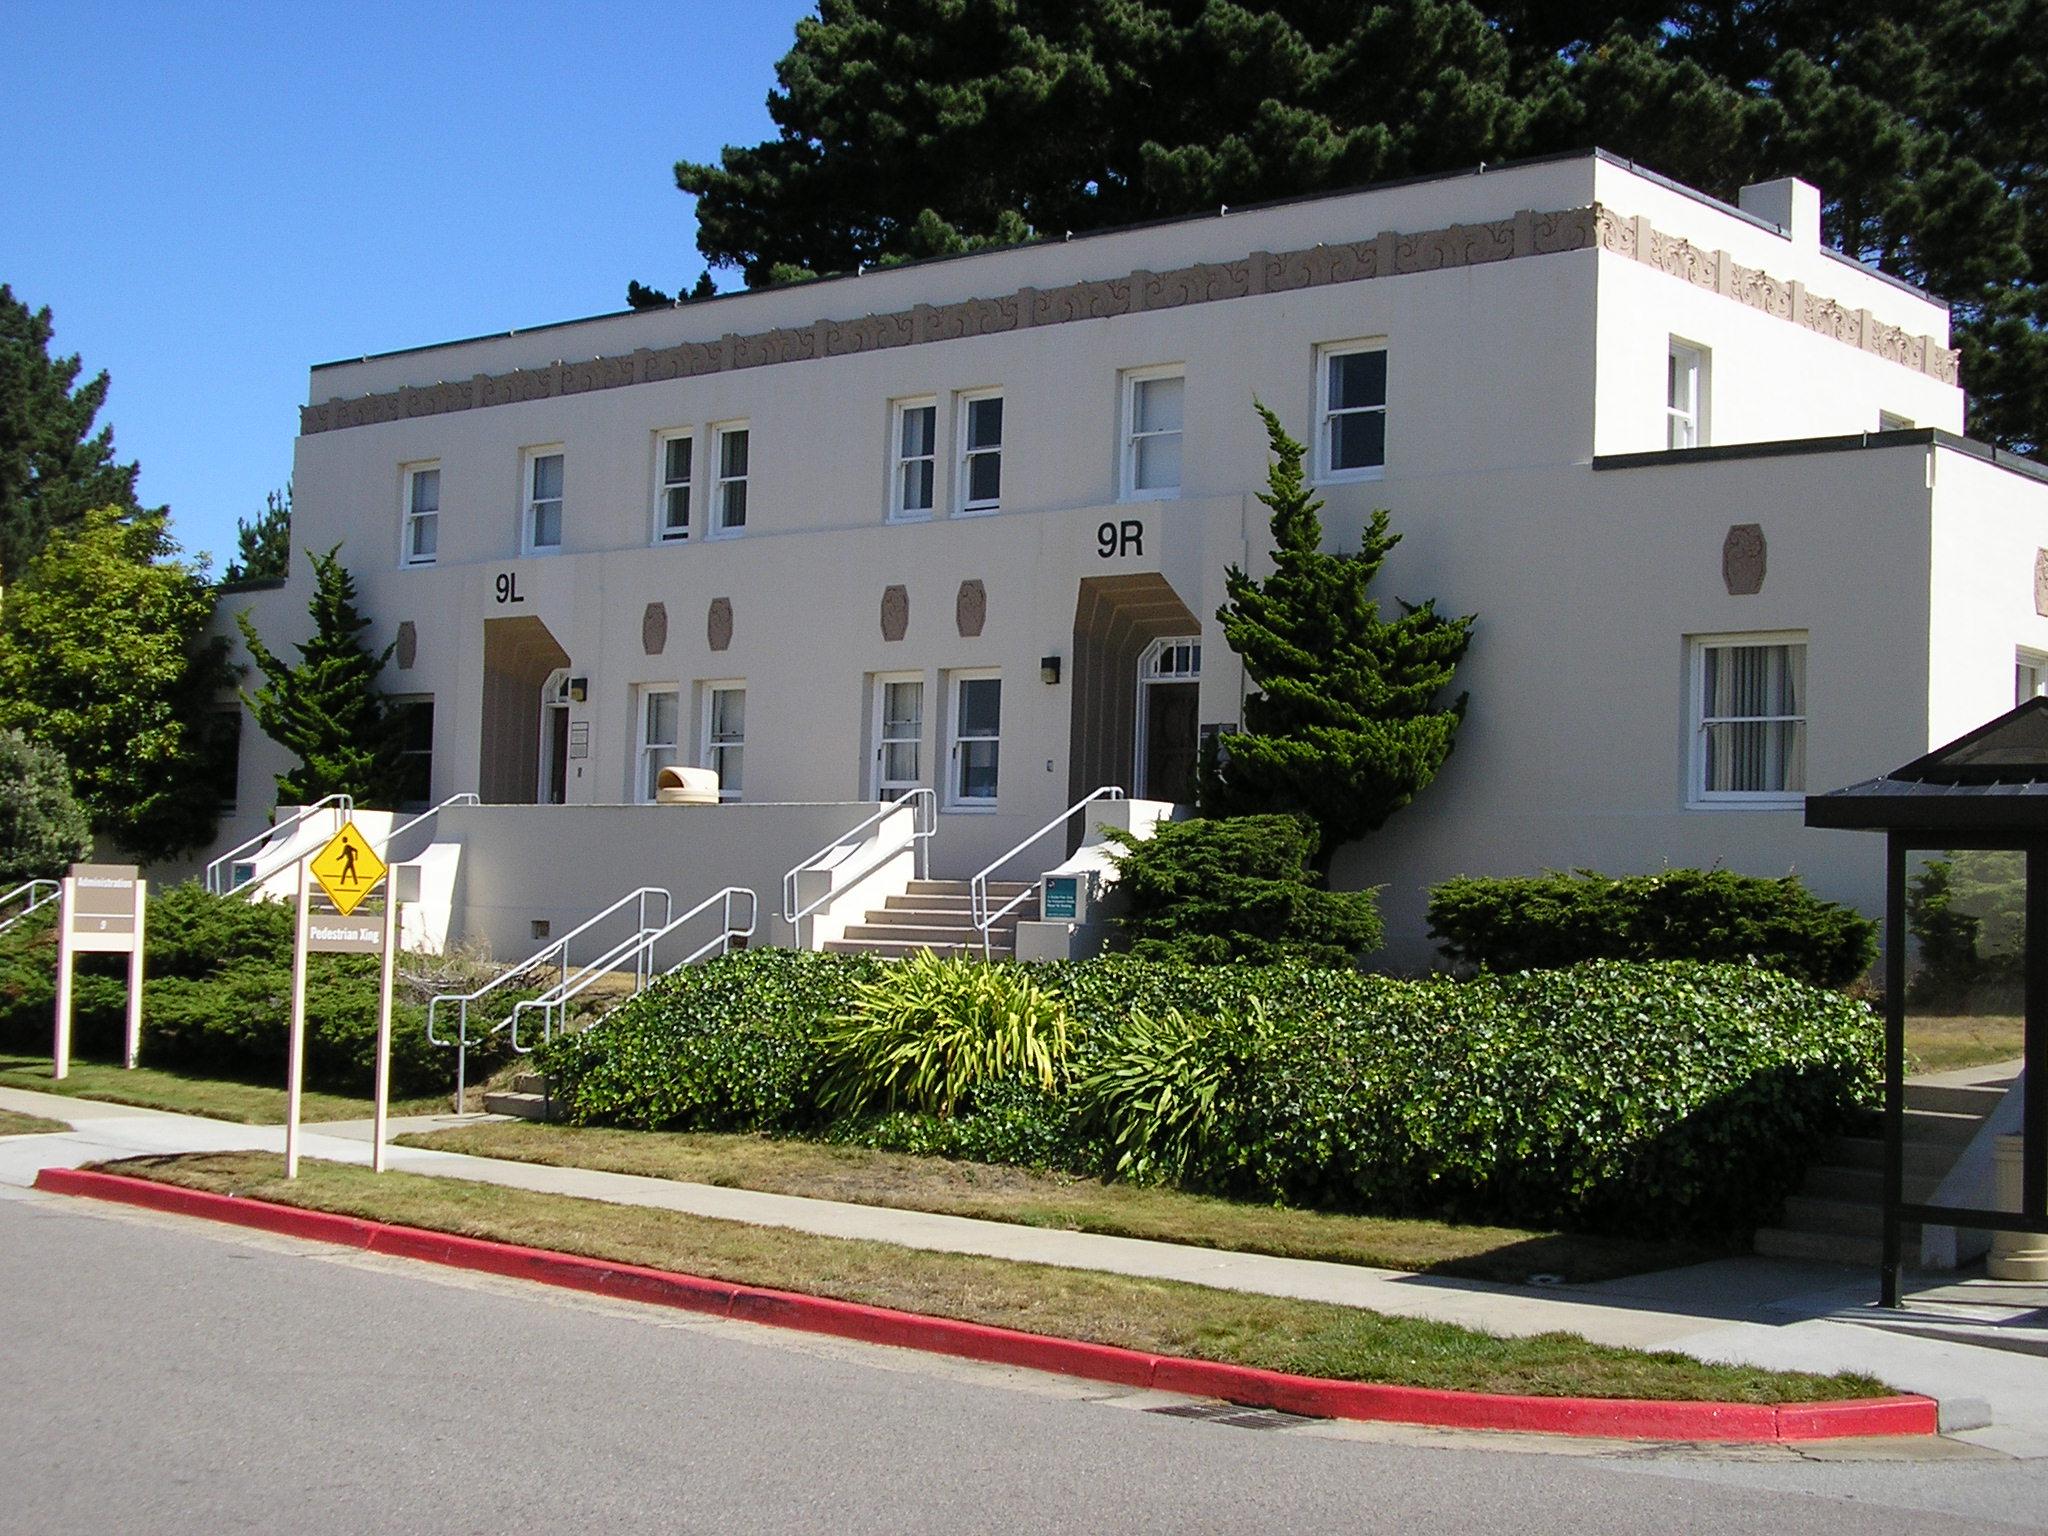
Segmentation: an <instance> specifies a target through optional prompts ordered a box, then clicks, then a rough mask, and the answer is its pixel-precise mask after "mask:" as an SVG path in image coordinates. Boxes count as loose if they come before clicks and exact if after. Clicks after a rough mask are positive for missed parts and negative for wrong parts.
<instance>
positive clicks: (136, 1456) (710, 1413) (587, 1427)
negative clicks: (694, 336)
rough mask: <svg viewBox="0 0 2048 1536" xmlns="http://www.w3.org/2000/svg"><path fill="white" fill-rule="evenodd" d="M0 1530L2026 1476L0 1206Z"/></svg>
mask: <svg viewBox="0 0 2048 1536" xmlns="http://www.w3.org/2000/svg"><path fill="white" fill-rule="evenodd" d="M0 1340H4V1343H0V1388H4V1390H0V1531H4V1532H7V1533H10V1536H11V1533H15V1532H22V1533H35V1536H45V1533H51V1536H55V1533H62V1532H72V1531H77V1532H92V1533H94V1536H105V1533H108V1532H150V1533H176V1532H187V1531H190V1532H204V1533H207V1536H214V1533H224V1532H237V1531H263V1532H276V1531H292V1532H305V1533H319V1532H329V1531H336V1532H344V1531H345V1532H370V1531H376V1532H391V1533H402V1532H489V1533H494V1536H495V1533H502V1532H505V1531H525V1530H542V1529H554V1530H559V1531H562V1532H564V1533H568V1536H576V1533H582V1532H605V1531H629V1530H630V1531H635V1532H657V1531H688V1532H707V1533H708V1532H720V1533H723V1532H734V1533H739V1532H887V1533H898V1532H913V1531H943V1532H972V1531H1017V1530H1033V1531H1042V1530H1053V1531H1059V1530H1078V1531H1090V1532H1097V1531H1101V1532H1110V1531H1157V1532H1172V1533H1176V1536H1179V1533H1189V1532H1207V1531H1284V1532H1288V1533H1294V1532H1318V1531H1344V1532H1368V1531H1389V1532H1395V1531H1398V1532H1401V1533H1403V1536H1421V1533H1427V1532H1437V1531H1442V1532H1457V1533H1460V1536H1487V1533H1493V1532H1501V1533H1509V1532H1512V1533H1515V1536H1526V1533H1531V1532H1549V1531H1557V1532H1570V1533H1572V1536H1588V1533H1594V1532H1605V1531H1631V1532H1633V1531H1654V1532H1658V1533H1672V1532H1685V1531H1713V1532H1743V1531H1758V1532H1770V1533H1773V1536H1780V1533H1803V1532H1834V1531H1843V1532H1851V1531H1853V1532H1859V1533H1861V1532H1891V1531H1898V1532H1907V1531H1911V1532H1916V1533H1940V1532H1949V1531H1955V1532H1964V1531H1968V1532H1973V1533H1980V1536H1981V1533H1983V1532H1985V1531H1989V1530H2041V1529H2048V1462H2015V1461H2009V1460H2004V1459H2000V1458H1992V1457H1989V1456H1987V1455H1985V1454H1983V1453H1979V1452H1974V1451H1963V1452H1957V1453H1953V1454H1937V1455H1934V1456H1932V1457H1928V1456H1926V1455H1925V1454H1921V1455H1916V1456H1915V1457H1914V1458H1912V1459H1906V1460H1900V1459H1884V1458H1883V1457H1882V1456H1879V1457H1878V1459H1870V1456H1869V1453H1867V1452H1860V1453H1858V1455H1857V1458H1856V1459H1853V1460H1847V1461H1843V1460H1832V1459H1826V1458H1823V1459H1819V1460H1816V1459H1812V1458H1809V1457H1804V1456H1799V1455H1794V1454H1791V1453H1787V1452H1783V1451H1768V1452H1747V1453H1725V1452H1724V1453H1719V1454H1702V1453H1699V1452H1696V1451H1674V1450H1670V1449H1641V1448H1637V1449H1629V1448H1606V1449H1601V1450H1597V1451H1593V1452H1590V1453H1589V1451H1588V1449H1587V1448H1586V1447H1584V1446H1564V1445H1561V1444H1559V1443H1556V1442H1548V1443H1545V1444H1544V1445H1542V1446H1541V1447H1540V1448H1537V1447H1533V1446H1531V1445H1530V1444H1529V1443H1527V1442H1521V1441H1517V1442H1515V1444H1514V1447H1513V1448H1503V1441H1502V1440H1501V1439H1498V1438H1494V1437H1482V1436H1459V1435H1449V1434H1431V1433H1425V1432H1421V1431H1414V1430H1398V1429H1376V1428H1366V1427H1359V1426H1328V1425H1316V1424H1295V1425H1293V1426H1291V1427H1287V1428H1282V1429H1254V1428H1241V1427H1233V1426H1230V1425H1227V1424H1222V1423H1214V1422H1201V1421H1195V1420H1189V1419H1184V1418H1176V1417H1171V1416H1167V1415H1164V1414H1161V1413H1158V1412H1155V1411H1147V1410H1149V1409H1154V1408H1157V1407H1160V1406H1164V1405H1167V1404H1168V1403H1169V1402H1171V1401H1172V1400H1169V1399H1165V1398H1163V1397H1159V1396H1156V1395H1152V1394H1131V1393H1125V1392H1121V1391H1119V1390H1118V1389H1115V1388H1108V1387H1101V1386H1097V1385H1091V1384H1081V1383H1071V1382H1063V1381H1059V1380H1056V1379H1053V1378H1046V1377H1039V1376H1035V1375H1033V1374H1032V1373H1028V1372H1012V1371H1006V1370H1000V1369H994V1368H987V1367H980V1366H971V1365H964V1364H959V1363H954V1362H944V1361H933V1360H930V1359H929V1358H927V1357H922V1356H915V1355H909V1354H905V1353H902V1352H898V1351H891V1350H882V1349H876V1348H870V1347H868V1346H862V1345H850V1344H842V1343H837V1342H833V1341H824V1340H811V1339H805V1338H802V1337H800V1336H796V1335H790V1334H784V1333H778V1332H774V1331H772V1330H766V1329H760V1328H756V1327H752V1326H750V1325H747V1324H737V1323H726V1322H718V1321H700V1320H695V1319H690V1318H687V1317H682V1316H678V1315H676V1314H672V1313H666V1312H662V1311H660V1310H658V1309H653V1308H641V1307H634V1306H632V1305H630V1304H626V1303H617V1302H608V1301H597V1300H593V1299H589V1298H583V1297H576V1296H573V1295H569V1294H566V1293H562V1292H556V1291H550V1290H547V1289H544V1288H541V1287H537V1286H524V1285H520V1284H516V1283H514V1282H509V1281H495V1280H487V1279H480V1278H477V1277H471V1276H465V1275H459V1274H456V1273H454V1272H450V1271H444V1270H439V1269H436V1268H434V1267H432V1266H427V1265H415V1264H406V1263H403V1262H400V1261H393V1260H385V1259H379V1258H369V1257H365V1256H362V1255H354V1254H341V1253H339V1252H337V1251H335V1250H331V1249H325V1248H319V1247H316V1246H313V1245H310V1244H302V1243H296V1242H292V1241H288V1240H285V1239H280V1238H272V1237H266V1236H258V1235H254V1234H247V1233H239V1232H235V1231H232V1230H230V1229H224V1228H218V1227H213V1226H209V1225H207V1224H204V1223H198V1222H190V1221H183V1220H180V1219H177V1218H170V1217H160V1216H153V1215H144V1214H141V1213H134V1212H124V1211H119V1210H116V1209H112V1208H102V1207H93V1206H87V1205H79V1204H73V1203H69V1202H61V1201H57V1200H53V1199H49V1198H45V1197H38V1196H25V1195H21V1194H19V1193H18V1192H14V1191H8V1192H5V1193H4V1194H0Z"/></svg>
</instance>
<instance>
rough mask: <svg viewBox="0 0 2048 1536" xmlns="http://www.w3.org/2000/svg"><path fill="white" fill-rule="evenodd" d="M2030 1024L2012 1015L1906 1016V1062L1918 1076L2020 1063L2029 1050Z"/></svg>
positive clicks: (1909, 1014)
mask: <svg viewBox="0 0 2048 1536" xmlns="http://www.w3.org/2000/svg"><path fill="white" fill-rule="evenodd" d="M2026 1033H2027V1025H2026V1020H2025V1019H2022V1018H2015V1017H2013V1016H2011V1015H2009V1014H1996V1013H1958V1014H1931V1013H1914V1012H1913V1011H1912V1010H1911V1009H1908V1010H1907V1013H1906V1060H1907V1064H1908V1067H1909V1069H1910V1070H1912V1071H1915V1072H1950V1071H1953V1070H1955V1069H1956V1068H1957V1067H1983V1066H1990V1065H1992V1064H1994V1063H1997V1062H2001V1061H2018V1060H2019V1058H2020V1055H2021V1053H2022V1052H2024V1050H2025V1049H2026Z"/></svg>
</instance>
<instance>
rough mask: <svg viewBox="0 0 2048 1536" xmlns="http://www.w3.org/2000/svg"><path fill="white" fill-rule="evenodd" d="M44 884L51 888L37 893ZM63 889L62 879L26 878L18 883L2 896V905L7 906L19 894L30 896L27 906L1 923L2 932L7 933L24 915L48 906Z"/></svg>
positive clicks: (0, 903)
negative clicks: (39, 893)
mask: <svg viewBox="0 0 2048 1536" xmlns="http://www.w3.org/2000/svg"><path fill="white" fill-rule="evenodd" d="M43 886H48V887H49V889H48V890H47V891H44V892H43V893H42V894H41V895H37V894H36V892H37V891H38V889H40V888H41V887H43ZM63 889H64V884H63V882H62V881H60V880H24V881H23V882H22V883H21V884H20V885H17V886H16V887H15V888H14V889H13V890H11V891H9V892H7V893H6V894H5V895H4V896H0V907H5V906H6V905H8V903H10V902H12V901H13V900H14V899H15V898H16V897H17V896H26V897H28V905H27V906H25V907H23V908H22V909H21V910H20V911H19V912H17V913H15V914H14V916H12V917H10V918H8V919H7V921H5V922H4V923H0V933H5V932H6V931H7V930H8V929H10V928H12V927H13V926H14V925H15V924H16V923H18V922H20V921H21V920H22V919H23V918H24V917H27V916H28V915H29V913H31V912H34V911H36V910H37V909H39V908H41V907H47V906H48V905H49V904H50V903H51V902H53V901H55V900H56V899H57V897H58V895H59V894H60V893H61V892H62V891H63Z"/></svg>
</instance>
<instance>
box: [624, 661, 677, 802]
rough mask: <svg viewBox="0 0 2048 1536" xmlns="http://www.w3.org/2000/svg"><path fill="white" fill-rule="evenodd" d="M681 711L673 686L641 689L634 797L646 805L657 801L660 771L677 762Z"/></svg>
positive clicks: (634, 772)
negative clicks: (638, 744) (655, 798)
mask: <svg viewBox="0 0 2048 1536" xmlns="http://www.w3.org/2000/svg"><path fill="white" fill-rule="evenodd" d="M681 721H682V712H681V710H680V708H679V704H678V697H677V693H676V690H675V689H674V688H642V689H641V690H640V735H639V743H640V746H639V756H638V760H637V763H636V765H635V767H634V770H633V774H634V777H633V788H634V796H635V798H636V799H638V800H639V801H640V802H641V803H642V804H643V805H652V804H653V803H654V796H655V791H657V790H658V789H660V788H661V770H662V769H664V768H673V767H674V766H675V763H676V752H677V743H678V741H679V739H680V738H679V737H678V735H677V729H676V728H677V726H678V725H680V724H681Z"/></svg>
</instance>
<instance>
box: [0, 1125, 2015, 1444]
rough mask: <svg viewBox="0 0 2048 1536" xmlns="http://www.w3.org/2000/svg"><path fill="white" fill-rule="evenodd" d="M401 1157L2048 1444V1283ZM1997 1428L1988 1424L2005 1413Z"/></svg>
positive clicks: (325, 1133)
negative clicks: (1199, 1239) (1330, 1243)
mask: <svg viewBox="0 0 2048 1536" xmlns="http://www.w3.org/2000/svg"><path fill="white" fill-rule="evenodd" d="M0 1108H8V1109H17V1110H21V1111H23V1112H26V1113H30V1114H37V1115H42V1116H45V1117H47V1118H49V1119H53V1120H62V1121H65V1122H67V1123H68V1124H70V1125H71V1126H72V1127H73V1129H72V1130H71V1131H70V1132H68V1133H64V1134H49V1135H42V1136H19V1137H7V1138H0V1192H7V1191H8V1187H9V1186H14V1187H25V1186H27V1185H29V1184H30V1183H31V1182H33V1180H34V1178H35V1174H36V1172H37V1170H39V1169H41V1168H46V1167H76V1166H79V1165H81V1164H84V1163H90V1162H97V1161H101V1160H104V1159H108V1158H117V1157H132V1156H137V1155H141V1154H145V1153H169V1152H209V1151H235V1150H244V1149H248V1150H260V1151H271V1152H277V1151H281V1150H282V1149H283V1144H284V1132H283V1129H282V1127H278V1126H245V1125H234V1124H230V1123H227V1122H224V1121H216V1120H204V1119H199V1118H197V1117H194V1116H189V1115H173V1114H165V1113H162V1112H160V1111H156V1110H147V1109H132V1108H128V1107H126V1106H123V1105H116V1104H99V1103H94V1102H91V1101H88V1100H82V1099H69V1098H61V1097H57V1096H54V1095H49V1094H37V1093H27V1092H23V1091H21V1090H18V1089H8V1088H0ZM458 1123H475V1117H473V1116H472V1117H470V1118H469V1119H468V1120H467V1121H458V1120H457V1119H456V1118H455V1117H453V1116H431V1117H416V1118H412V1119H404V1120H397V1119H395V1120H393V1121H392V1122H391V1134H392V1135H394V1136H396V1135H399V1134H402V1133H404V1132H407V1131H420V1130H430V1129H436V1128H439V1127H442V1126H446V1125H453V1124H458ZM369 1139H370V1131H369V1124H368V1122H366V1121H350V1122H336V1123H329V1124H323V1125H318V1126H316V1127H313V1128H312V1129H310V1130H308V1131H305V1132H304V1133H303V1134H302V1137H301V1141H300V1149H301V1152H302V1155H304V1156H307V1157H322V1158H329V1159H332V1160H334V1161H337V1162H352V1163H366V1162H368V1161H369V1155H370V1149H369ZM387 1166H389V1167H393V1168H399V1169H404V1170H406V1171H408V1172H413V1173H426V1174H439V1175H442V1176H444V1177H449V1178H460V1179H473V1180H479V1181H482V1182H487V1183H495V1184H505V1185H510V1186H514V1187H517V1188H521V1189H532V1190H540V1191H545V1192H548V1193H553V1194H564V1195H576V1196H581V1197H584V1198H587V1199H597V1200H610V1201H614V1202H617V1203H620V1204H629V1205H649V1206H659V1207H662V1208H664V1209H668V1210H675V1211H685V1212H689V1213H691V1214H693V1215H699V1216H712V1217H718V1218H722V1219H725V1220H730V1221H744V1222H751V1223H754V1224H756V1225H762V1226H776V1227H786V1228H791V1229H795V1230H798V1231H804V1232H814V1233H818V1234H821V1235H824V1236H829V1237H858V1238H869V1239H873V1240H876V1241H880V1242H889V1243H898V1244H901V1245H904V1246H906V1247H912V1248H924V1249H931V1250H936V1251H942V1252H951V1253H972V1254H981V1255H986V1256H988V1257H992V1258H1003V1259H1015V1260H1023V1261H1029V1262H1033V1263H1041V1264H1058V1265H1064V1266H1068V1267H1071V1268H1078V1269H1097V1270H1107V1271H1110V1272H1112V1273H1117V1274H1126V1275H1138V1276H1147V1277H1152V1278H1158V1279H1169V1280H1182V1281H1188V1282H1191V1283H1193V1284H1197V1285H1209V1286H1217V1287H1221V1288H1225V1289H1231V1290H1242V1291H1253V1292H1262V1293H1266V1294H1270V1295H1276V1296H1294V1297H1301V1298H1305V1299H1308V1300H1314V1301H1326V1302H1334V1303H1336V1304H1339V1305H1343V1306H1356V1307H1365V1308H1370V1309H1371V1310H1373V1311H1377V1312H1384V1313H1389V1314H1395V1315H1401V1316H1408V1317H1426V1318H1433V1319H1436V1320H1439V1321H1443V1322H1450V1323H1459V1324H1463V1325H1464V1326H1467V1327H1471V1328H1479V1329H1484V1330H1486V1331H1488V1332H1492V1333H1498V1334H1510V1335H1526V1334H1535V1333H1547V1332H1559V1331H1561V1332H1568V1333H1576V1334H1579V1335H1581V1336H1583V1337H1585V1338H1587V1339H1591V1340H1594V1341H1597V1342H1600V1343H1605V1344H1618V1345H1625V1346H1629V1347H1632V1348H1637V1349H1669V1350H1676V1351H1679V1352H1680V1353H1683V1354H1688V1355H1692V1356H1694V1357H1696V1358H1699V1359H1705V1360H1721V1361H1732V1362H1746V1363H1749V1364H1754V1365H1759V1366H1768V1367H1774V1368H1779V1369H1787V1370H1813V1371H1837V1370H1857V1371H1864V1372H1867V1373H1869V1374H1871V1375H1873V1376H1877V1377H1880V1378H1881V1379H1883V1380H1885V1381H1887V1382H1889V1383H1891V1384H1892V1385H1893V1386H1896V1387H1899V1388H1902V1389H1904V1390H1908V1391H1914V1392H1923V1393H1926V1394H1928V1395H1929V1396H1932V1397H1935V1398H1937V1399H1939V1400H1940V1401H1941V1402H1942V1404H1943V1409H1944V1425H1945V1427H1950V1428H1953V1429H1955V1430H1957V1431H1961V1432H1962V1436H1961V1437H1962V1438H1965V1439H1968V1440H1970V1441H1972V1442H1974V1443H1977V1444H1980V1445H1984V1446H1987V1447H1991V1448H1994V1449H1998V1450H2002V1451H2005V1452H2007V1453H2008V1454H2012V1455H2018V1456H2029V1457H2033V1456H2048V1358H2043V1356H2044V1355H2048V1291H2043V1290H2042V1289H2040V1288H2037V1287H2010V1286H1999V1285H1996V1284H1993V1283H1989V1282H1975V1283H1972V1284H1970V1285H1956V1284H1954V1283H1952V1282H1950V1281H1947V1280H1946V1279H1945V1278H1943V1279H1935V1278H1933V1277H1929V1278H1928V1280H1927V1282H1926V1283H1925V1284H1923V1285H1922V1286H1921V1287H1920V1288H1919V1290H1918V1291H1917V1292H1916V1294H1915V1295H1914V1296H1913V1298H1912V1301H1911V1304H1910V1305H1909V1307H1908V1308H1907V1309H1906V1310H1905V1311H1904V1312H1903V1313H1892V1314H1888V1313H1883V1312H1881V1311H1880V1310H1879V1309H1878V1308H1877V1307H1876V1306H1875V1304H1874V1298H1875V1294H1876V1278H1877V1277H1876V1276H1875V1275H1874V1274H1872V1273H1869V1272H1868V1271H1865V1270H1862V1269H1847V1268H1839V1267H1835V1266H1831V1265H1821V1264H1800V1263H1788V1262H1784V1261H1779V1260H1766V1259H1725V1260H1720V1261H1717V1262H1714V1263H1709V1264H1699V1265H1693V1266H1689V1267H1687V1268H1684V1269H1675V1270H1666V1271H1663V1272H1660V1273H1657V1274H1651V1275H1641V1276H1633V1277H1630V1278H1628V1279H1624V1280H1614V1281H1607V1282H1604V1283H1601V1284H1597V1285H1581V1286H1554V1287H1537V1286H1513V1285H1501V1284H1490V1283H1487V1282H1484V1281H1474V1280H1454V1279H1444V1278H1440V1277H1436V1276H1426V1275H1413V1274H1407V1273H1403V1272H1400V1271H1396V1270H1383V1269H1367V1268H1364V1267H1362V1266H1356V1265H1347V1264H1331V1263H1321V1262H1316V1261H1311V1260H1302V1259H1281V1258H1272V1257H1268V1256H1266V1255H1262V1254H1246V1253H1224V1252H1218V1251H1216V1250H1213V1249H1205V1248H1191V1247H1185V1246H1182V1245H1179V1244H1174V1243H1159V1242H1147V1241H1142V1240H1139V1239H1135V1238H1122V1237H1104V1236H1098V1235H1095V1234H1091V1233H1082V1232H1066V1231H1054V1230H1047V1229H1043V1228H1036V1227H1022V1226H1013V1225H1010V1224H1007V1223H1003V1222H991V1221H977V1220H972V1219H969V1218H966V1217H959V1216H940V1215H931V1214H927V1213H923V1212H916V1211H898V1210H890V1209H886V1208H882V1207H875V1206H861V1205H848V1204H844V1203H841V1202H838V1201H832V1200H809V1199H803V1198H800V1197H797V1196H792V1195H773V1194H762V1193H757V1192H754V1191H751V1190H738V1189H721V1188H715V1187H712V1186H709V1185H702V1184H684V1183H678V1182H675V1181H673V1180H667V1179H651V1178H641V1177H637V1176H634V1175H630V1174H617V1173H601V1172H595V1171H590V1170H585V1169H574V1168H552V1167H546V1166H543V1165H540V1164H530V1163H514V1162H506V1161H503V1160H500V1159H495V1158H482V1157H470V1156H465V1155H462V1154H458V1153H450V1152H435V1151H428V1150H426V1149H423V1148H414V1147H391V1148H389V1149H388V1152H387ZM1987 1416H1988V1419H1989V1423H1988V1425H1986V1426H1985V1427H1982V1428H1976V1427H1973V1426H1974V1425H1977V1424H1981V1423H1983V1421H1984V1420H1985V1419H1986V1418H1987Z"/></svg>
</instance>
